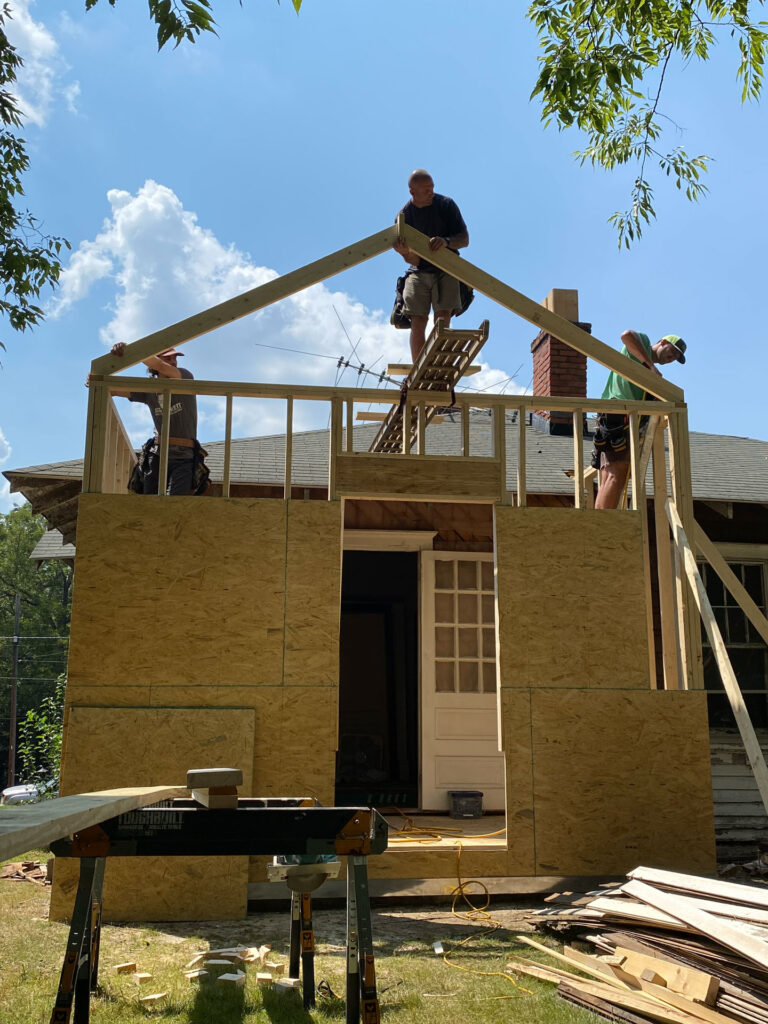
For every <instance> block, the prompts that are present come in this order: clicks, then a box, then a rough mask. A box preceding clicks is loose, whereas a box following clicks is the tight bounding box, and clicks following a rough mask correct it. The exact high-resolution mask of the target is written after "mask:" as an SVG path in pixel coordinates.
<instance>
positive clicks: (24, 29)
mask: <svg viewBox="0 0 768 1024" xmlns="http://www.w3.org/2000/svg"><path fill="white" fill-rule="evenodd" d="M33 6H34V0H13V4H12V5H11V14H10V17H8V18H7V19H6V22H5V31H6V34H7V36H8V39H9V41H10V43H11V45H12V46H14V47H15V49H16V50H17V51H18V54H19V56H20V57H21V58H22V60H23V61H24V65H23V67H21V68H19V69H18V72H17V79H16V83H15V84H14V85H13V88H12V92H13V94H14V97H15V99H16V102H17V104H18V106H19V108H20V110H21V112H22V119H23V121H24V122H25V123H26V124H36V125H37V126H38V127H43V126H44V125H45V123H46V121H47V119H48V116H49V114H50V113H51V110H52V109H53V107H54V104H55V103H56V100H57V97H58V95H59V94H62V95H63V97H64V101H65V103H66V105H67V108H68V109H69V110H71V111H73V112H74V109H75V103H76V100H77V97H78V96H79V94H80V86H79V84H78V83H77V82H71V83H68V84H64V79H65V77H66V75H67V73H68V71H69V68H68V66H67V63H66V61H65V60H64V58H63V57H62V56H61V53H60V51H59V45H58V43H57V42H56V39H55V37H54V36H53V33H52V32H51V31H50V29H49V28H47V26H46V25H45V24H43V22H41V21H36V20H35V19H34V17H33V16H32V13H31V8H32V7H33Z"/></svg>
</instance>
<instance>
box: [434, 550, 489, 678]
mask: <svg viewBox="0 0 768 1024" xmlns="http://www.w3.org/2000/svg"><path fill="white" fill-rule="evenodd" d="M435 689H436V690H437V692H438V693H494V692H495V690H496V626H495V617H494V597H493V562H491V561H480V560H477V561H475V560H466V561H465V560H458V559H453V558H445V559H440V560H438V561H436V562H435Z"/></svg>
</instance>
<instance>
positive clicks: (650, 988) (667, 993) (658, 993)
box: [638, 978, 733, 1024]
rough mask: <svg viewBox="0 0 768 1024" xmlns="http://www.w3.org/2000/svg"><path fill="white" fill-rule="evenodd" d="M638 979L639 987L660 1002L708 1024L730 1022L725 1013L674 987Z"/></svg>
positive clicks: (728, 1023)
mask: <svg viewBox="0 0 768 1024" xmlns="http://www.w3.org/2000/svg"><path fill="white" fill-rule="evenodd" d="M638 981H639V983H640V988H641V989H642V991H643V992H645V993H646V995H650V996H655V997H656V998H657V999H660V1000H661V1001H662V1002H665V1003H669V1005H670V1006H674V1007H676V1008H677V1009H678V1010H682V1011H683V1012H684V1013H689V1014H691V1016H693V1017H697V1018H698V1019H699V1020H705V1021H707V1022H708V1024H732V1021H733V1018H732V1017H726V1016H725V1014H722V1013H718V1012H717V1010H713V1009H712V1008H711V1007H709V1006H705V1005H704V1004H703V1003H697V1002H694V1001H693V1000H692V999H688V998H686V996H684V995H681V994H680V993H679V992H675V991H674V989H670V988H667V987H666V986H665V985H657V984H654V983H653V982H652V981H647V980H646V979H644V978H639V979H638Z"/></svg>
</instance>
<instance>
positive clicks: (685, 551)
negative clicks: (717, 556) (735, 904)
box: [662, 501, 768, 966]
mask: <svg viewBox="0 0 768 1024" xmlns="http://www.w3.org/2000/svg"><path fill="white" fill-rule="evenodd" d="M667 515H668V516H669V521H670V523H671V525H672V534H673V536H674V538H675V544H676V546H677V549H678V551H679V552H680V555H681V557H682V559H683V562H684V565H685V572H686V574H687V576H688V582H689V583H690V585H691V590H692V592H693V597H694V600H695V601H696V605H697V606H698V609H699V614H700V615H701V618H702V621H703V623H704V628H705V629H706V631H707V636H708V637H709V642H710V645H711V647H712V651H713V653H714V655H715V660H716V661H717V667H718V669H719V671H720V677H721V679H722V681H723V687H724V689H725V693H726V696H727V697H728V701H729V703H730V705H731V710H732V711H733V717H734V718H735V719H736V725H737V726H738V728H739V734H740V735H741V741H742V743H743V744H744V750H745V752H746V755H747V761H748V762H749V765H750V767H751V769H752V774H753V775H754V777H755V782H756V783H757V788H758V790H759V791H760V798H761V800H762V801H763V807H765V810H766V813H768V767H766V764H765V758H764V756H763V751H762V749H761V747H760V743H759V741H758V739H757V736H756V734H755V728H754V726H753V725H752V719H751V718H750V717H749V712H748V711H747V706H746V704H745V703H744V697H743V695H742V692H741V688H740V686H739V683H738V680H737V679H736V674H735V672H734V671H733V665H731V659H730V658H729V657H728V651H727V650H726V647H725V641H724V640H723V636H722V633H721V632H720V627H719V626H718V624H717V620H716V619H715V613H714V612H713V611H712V605H711V604H710V603H709V598H708V597H707V591H706V589H705V587H704V582H703V580H702V578H701V576H700V575H699V570H698V568H697V566H696V558H695V556H694V554H693V551H692V550H691V546H690V544H689V543H688V538H687V537H686V535H685V530H684V529H683V524H682V522H681V521H680V516H679V514H678V512H677V508H676V507H675V504H674V502H672V501H667ZM662 909H663V908H662ZM766 950H768V946H766ZM766 966H768V960H767V961H766Z"/></svg>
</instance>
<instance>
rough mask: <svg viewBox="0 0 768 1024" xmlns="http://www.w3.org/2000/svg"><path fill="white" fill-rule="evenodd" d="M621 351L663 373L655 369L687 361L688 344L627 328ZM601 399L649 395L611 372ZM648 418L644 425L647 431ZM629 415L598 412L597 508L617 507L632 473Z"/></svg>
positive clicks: (640, 398)
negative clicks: (658, 366)
mask: <svg viewBox="0 0 768 1024" xmlns="http://www.w3.org/2000/svg"><path fill="white" fill-rule="evenodd" d="M621 340H622V341H623V342H624V344H623V346H622V349H621V354H622V355H623V356H629V358H630V359H634V361H635V362H636V363H641V364H642V365H643V366H645V367H646V368H647V369H649V370H653V372H654V373H657V374H658V375H659V377H661V376H662V374H661V373H660V371H659V370H658V369H657V368H656V364H657V363H658V364H660V365H661V366H663V365H665V364H666V363H674V362H678V363H684V362H685V349H686V344H685V342H684V341H683V339H682V338H681V337H680V336H679V335H677V334H665V335H664V337H663V338H662V339H661V340H660V341H657V342H656V344H655V345H651V342H650V339H649V337H648V335H647V334H641V333H640V331H624V332H623V333H622V335H621ZM601 397H602V398H613V399H619V400H623V401H630V402H642V401H643V400H644V399H645V398H646V397H652V396H648V395H647V394H646V392H645V391H644V390H643V388H641V387H639V386H638V385H637V384H633V383H632V382H631V381H628V380H627V378H626V377H621V376H620V375H619V374H618V373H615V372H611V373H609V374H608V380H607V381H606V384H605V388H604V389H603V394H602V396H601ZM645 427H647V419H646V420H645V423H643V424H642V426H641V430H642V431H643V432H644V429H645ZM629 460H630V451H629V416H627V415H626V414H625V413H598V416H597V427H596V428H595V447H594V451H593V452H592V465H593V466H594V468H595V469H599V470H600V486H599V487H598V490H597V497H596V498H595V508H618V506H619V502H620V501H621V495H622V494H623V492H624V487H625V485H626V483H627V477H628V476H629V465H630V461H629Z"/></svg>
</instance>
